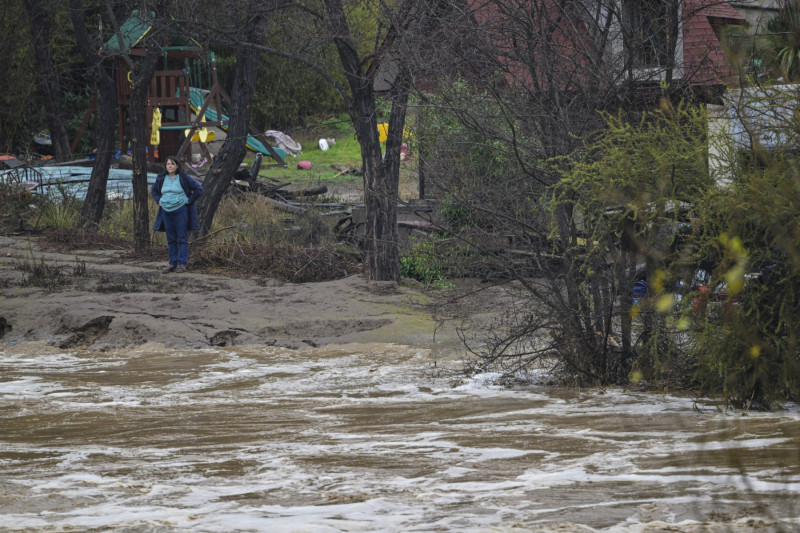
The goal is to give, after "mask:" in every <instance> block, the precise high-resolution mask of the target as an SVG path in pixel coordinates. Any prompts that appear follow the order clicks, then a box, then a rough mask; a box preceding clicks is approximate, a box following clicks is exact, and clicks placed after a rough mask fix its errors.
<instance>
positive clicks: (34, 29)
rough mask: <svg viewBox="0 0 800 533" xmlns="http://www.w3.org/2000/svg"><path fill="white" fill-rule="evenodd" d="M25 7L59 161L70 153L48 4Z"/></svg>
mask: <svg viewBox="0 0 800 533" xmlns="http://www.w3.org/2000/svg"><path fill="white" fill-rule="evenodd" d="M25 9H26V10H27V12H28V19H29V20H30V29H31V41H32V44H33V50H34V53H35V56H36V74H37V82H38V83H37V84H38V87H39V93H40V94H41V97H42V101H43V103H44V109H45V118H46V120H47V128H48V129H49V130H50V139H51V141H52V142H53V151H54V155H55V158H56V160H58V161H68V160H69V159H70V158H71V154H70V149H69V141H68V139H67V131H66V129H65V128H64V122H63V120H62V117H61V86H60V84H59V81H58V73H57V72H56V69H55V67H54V66H53V58H52V56H51V55H50V25H49V22H48V20H47V16H46V10H45V6H43V5H42V1H41V0H25Z"/></svg>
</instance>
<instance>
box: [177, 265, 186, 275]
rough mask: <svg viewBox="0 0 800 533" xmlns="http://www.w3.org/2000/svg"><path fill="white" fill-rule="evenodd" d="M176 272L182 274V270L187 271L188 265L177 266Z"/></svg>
mask: <svg viewBox="0 0 800 533" xmlns="http://www.w3.org/2000/svg"><path fill="white" fill-rule="evenodd" d="M175 272H177V273H178V274H180V273H181V272H186V265H178V266H177V267H176V268H175Z"/></svg>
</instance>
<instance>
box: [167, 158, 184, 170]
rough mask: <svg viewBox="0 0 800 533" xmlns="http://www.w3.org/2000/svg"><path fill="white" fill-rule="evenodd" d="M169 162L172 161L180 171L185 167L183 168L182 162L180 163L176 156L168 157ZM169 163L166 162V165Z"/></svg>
mask: <svg viewBox="0 0 800 533" xmlns="http://www.w3.org/2000/svg"><path fill="white" fill-rule="evenodd" d="M167 161H172V162H173V163H175V165H177V167H178V170H181V169H182V168H183V167H182V166H181V162H180V161H179V160H178V158H177V157H175V156H174V155H171V156H168V157H167ZM167 161H164V165H166V164H167Z"/></svg>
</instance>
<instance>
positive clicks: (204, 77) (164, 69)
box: [72, 12, 286, 166]
mask: <svg viewBox="0 0 800 533" xmlns="http://www.w3.org/2000/svg"><path fill="white" fill-rule="evenodd" d="M149 29H150V26H149V23H148V22H147V21H146V20H142V19H141V18H139V15H138V14H137V13H136V12H134V14H133V15H131V17H130V18H128V20H126V21H125V23H124V24H123V25H122V26H121V27H120V33H121V35H122V38H123V45H124V46H125V47H126V51H127V53H128V54H129V56H130V57H131V58H140V57H142V56H144V53H145V51H144V49H143V48H141V47H137V46H136V45H137V44H138V43H139V41H140V40H141V39H142V38H143V37H144V36H145V35H146V34H147V32H148V31H149ZM120 50H121V48H120V45H119V40H118V39H117V37H112V38H111V39H109V41H108V42H106V45H105V46H104V51H107V52H111V53H117V54H118V53H119V52H120ZM161 50H162V58H161V65H160V69H159V70H157V71H156V72H155V74H154V75H153V77H152V78H151V80H150V88H149V89H148V92H147V102H146V124H147V132H146V134H147V139H148V140H149V142H148V143H147V160H148V161H149V162H159V163H160V162H164V161H165V160H166V158H167V157H168V156H170V155H176V156H177V157H178V158H179V159H181V160H183V161H187V162H191V159H192V151H193V147H192V145H193V144H196V145H197V146H198V149H199V151H200V155H201V157H203V158H205V159H206V160H207V161H209V162H210V161H211V160H212V159H213V155H212V154H211V152H210V150H209V148H208V146H207V145H206V143H207V142H210V141H212V140H214V139H215V130H213V129H212V130H209V129H208V128H218V129H219V130H223V131H227V129H228V125H229V122H230V120H229V118H228V117H227V116H226V115H225V114H224V112H223V110H224V106H223V104H224V103H227V104H229V105H230V103H231V98H230V96H228V94H227V92H225V90H224V89H223V88H222V87H221V86H220V84H219V81H218V79H217V66H216V56H215V54H214V53H213V52H211V51H206V50H205V49H204V48H203V47H201V46H200V45H198V44H197V43H195V42H193V41H187V40H186V39H182V38H180V37H165V38H164V40H163V42H162V43H161ZM115 73H116V87H117V128H118V132H119V147H120V152H121V153H122V154H125V153H127V151H128V147H129V144H130V140H131V138H130V127H129V125H130V115H131V90H132V87H131V71H130V67H129V66H128V63H127V62H125V61H124V60H123V58H122V57H119V56H118V57H117V58H116V60H115ZM96 109H97V96H96V95H95V98H94V99H93V100H92V103H91V104H90V106H89V109H88V110H87V112H86V114H85V115H84V119H83V123H82V125H81V127H80V129H79V131H78V133H77V135H76V137H75V139H74V140H73V143H72V149H73V151H74V150H75V148H76V147H77V144H78V142H79V140H80V138H81V136H82V135H83V133H84V132H85V130H86V127H87V126H88V123H89V119H90V117H91V115H92V114H93V113H95V112H96ZM248 127H249V130H250V134H249V135H248V138H247V142H246V145H247V148H248V149H250V150H252V151H255V152H259V153H261V154H263V155H265V156H268V157H272V158H273V159H275V161H277V162H278V164H279V165H281V166H286V163H285V161H284V159H285V157H286V152H285V151H283V150H281V149H280V148H275V147H273V146H271V145H270V144H269V142H268V141H267V139H266V137H265V136H264V134H263V133H261V132H259V131H258V130H257V129H256V128H255V127H254V126H253V125H252V124H250V125H248Z"/></svg>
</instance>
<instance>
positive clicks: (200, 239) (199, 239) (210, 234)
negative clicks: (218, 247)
mask: <svg viewBox="0 0 800 533" xmlns="http://www.w3.org/2000/svg"><path fill="white" fill-rule="evenodd" d="M235 227H236V226H227V227H224V228H220V229H218V230H217V231H212V232H211V233H209V234H207V235H203V236H202V237H198V238H196V239H194V240H192V241H189V244H192V243H193V242H197V241H202V240H203V239H205V238H206V237H211V236H212V235H215V234H217V233H219V232H220V231H225V230H226V229H232V228H235Z"/></svg>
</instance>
